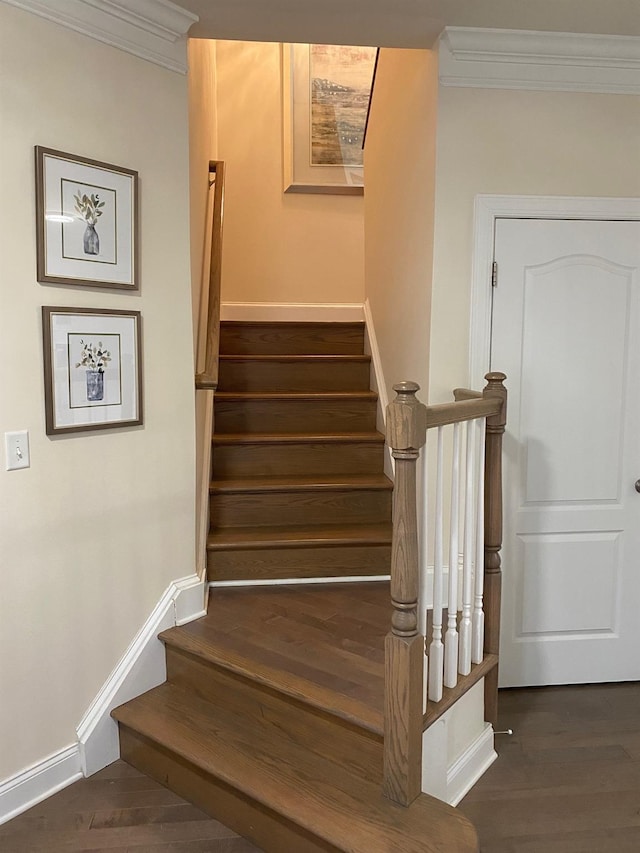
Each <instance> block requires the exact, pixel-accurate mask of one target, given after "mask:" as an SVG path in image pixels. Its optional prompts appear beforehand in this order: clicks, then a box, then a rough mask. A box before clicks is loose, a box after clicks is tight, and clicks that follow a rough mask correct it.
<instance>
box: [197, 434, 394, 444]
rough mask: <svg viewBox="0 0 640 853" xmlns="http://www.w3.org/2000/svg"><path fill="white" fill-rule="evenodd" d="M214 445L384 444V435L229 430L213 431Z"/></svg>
mask: <svg viewBox="0 0 640 853" xmlns="http://www.w3.org/2000/svg"><path fill="white" fill-rule="evenodd" d="M212 440H213V444H214V445H229V444H318V443H327V444H338V443H341V442H348V443H355V442H359V443H365V442H370V443H371V444H384V436H383V435H382V433H381V432H375V431H372V432H334V433H331V432H327V433H306V432H299V433H295V432H286V433H281V432H268V433H260V432H235V433H233V432H229V433H215V434H214V436H213V439H212Z"/></svg>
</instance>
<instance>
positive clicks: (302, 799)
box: [113, 684, 477, 853]
mask: <svg viewBox="0 0 640 853" xmlns="http://www.w3.org/2000/svg"><path fill="white" fill-rule="evenodd" d="M113 716H114V717H115V718H116V719H117V720H118V721H119V722H120V723H121V724H122V725H124V726H126V727H128V728H130V729H132V730H133V731H135V732H137V733H139V734H141V735H143V736H144V737H145V738H147V739H149V740H151V741H152V742H155V743H157V744H160V745H161V747H162V749H163V750H165V751H167V750H168V751H170V752H172V753H174V754H177V755H178V756H180V757H181V758H182V759H183V760H184V761H186V762H188V763H189V764H191V765H193V766H195V767H197V768H199V770H200V771H201V772H203V773H204V774H207V775H211V776H213V777H215V778H217V779H219V780H221V781H222V782H224V783H225V784H226V785H228V786H230V787H232V788H233V789H236V790H240V791H242V792H243V794H244V795H245V796H248V797H250V798H251V799H253V800H254V801H256V802H257V803H260V804H261V805H262V806H263V807H265V808H267V809H269V810H271V811H273V812H275V813H277V814H280V815H283V816H289V815H290V814H291V808H292V805H293V804H296V805H297V809H296V823H297V824H298V825H299V826H301V827H303V828H304V829H305V830H307V831H308V832H310V833H312V834H313V835H314V836H316V837H318V838H320V839H322V840H323V841H325V842H326V843H327V844H329V845H333V846H334V847H335V848H336V849H338V850H349V851H351V853H385V851H390V850H403V851H405V853H436V851H437V853H445V851H448V853H473V851H476V850H477V840H476V836H475V831H474V830H473V828H472V827H471V824H470V823H469V822H468V820H467V819H466V818H465V817H463V816H462V814H460V813H459V812H456V811H455V809H453V808H451V807H450V806H447V805H446V804H445V803H442V802H440V801H439V800H436V799H434V798H433V797H429V796H427V795H425V794H422V795H420V797H418V799H417V800H416V801H415V803H414V804H413V805H412V806H411V807H410V808H409V809H404V808H402V807H401V806H398V805H396V804H394V803H392V802H391V801H389V800H386V799H385V798H384V797H383V796H382V794H381V793H380V785H379V781H378V780H375V781H368V780H366V779H363V778H361V777H359V776H356V775H352V774H350V773H348V772H345V769H344V768H343V767H340V766H337V765H336V764H334V763H333V762H331V761H329V760H327V759H323V758H322V757H320V756H318V755H314V754H312V753H311V751H310V750H308V749H307V748H306V745H305V744H299V743H296V742H295V739H294V738H292V737H289V736H288V735H287V733H286V732H280V731H278V730H277V729H276V728H275V727H270V726H269V725H268V724H267V723H265V724H263V726H260V725H259V724H258V723H257V721H256V719H255V718H253V717H252V718H245V717H244V716H243V715H242V714H238V713H237V712H235V713H232V714H230V713H228V712H226V713H225V711H224V710H223V709H221V708H218V707H216V706H214V705H213V704H212V703H209V702H207V701H205V700H202V699H199V698H197V697H194V696H193V695H192V694H189V693H187V692H184V691H182V690H181V689H179V688H176V687H173V686H172V685H169V684H164V685H161V686H160V687H157V688H155V689H154V690H152V691H150V692H149V693H146V694H143V695H142V696H140V697H138V698H137V699H135V700H133V701H132V702H129V703H127V704H126V705H124V706H121V707H120V708H117V709H116V710H115V711H114V712H113Z"/></svg>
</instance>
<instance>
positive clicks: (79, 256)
mask: <svg viewBox="0 0 640 853" xmlns="http://www.w3.org/2000/svg"><path fill="white" fill-rule="evenodd" d="M137 198H138V173H137V172H134V171H132V170H131V169H125V168H123V167H120V166H112V165H110V164H109V163H102V162H100V161H98V160H89V159H87V158H83V157H76V156H75V155H74V154H65V153H64V152H62V151H54V150H53V149H50V148H42V147H40V146H36V219H37V249H38V252H37V261H38V265H37V266H38V281H39V282H41V283H43V284H78V285H92V286H95V287H117V288H128V289H130V290H137V289H138V274H137V268H138V264H137V256H138V245H137V243H138V228H137Z"/></svg>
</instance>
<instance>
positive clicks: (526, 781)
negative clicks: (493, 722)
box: [460, 683, 640, 853]
mask: <svg viewBox="0 0 640 853" xmlns="http://www.w3.org/2000/svg"><path fill="white" fill-rule="evenodd" d="M507 728H511V729H513V730H514V735H513V736H512V737H508V736H504V735H499V736H497V737H496V746H497V750H498V753H499V755H500V757H499V759H498V761H496V762H495V763H494V764H493V766H492V767H491V768H490V769H489V770H488V771H487V773H486V774H485V775H484V777H483V778H482V779H481V780H480V782H479V783H478V784H477V785H476V786H475V787H474V788H473V790H472V791H471V792H470V793H469V794H468V795H467V797H465V799H464V800H463V802H462V803H461V804H460V809H461V811H462V812H464V814H466V815H467V817H469V818H470V819H471V820H472V821H473V823H474V824H475V826H476V828H477V830H478V834H479V836H480V844H481V850H482V853H638V852H639V851H640V683H627V684H606V685H584V686H580V687H544V688H538V689H526V690H525V689H519V690H504V691H501V693H500V722H499V726H498V729H499V730H500V729H507Z"/></svg>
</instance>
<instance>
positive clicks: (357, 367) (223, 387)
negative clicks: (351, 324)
mask: <svg viewBox="0 0 640 853" xmlns="http://www.w3.org/2000/svg"><path fill="white" fill-rule="evenodd" d="M369 370H370V367H369V364H368V362H336V363H322V362H321V363H308V362H306V363H295V362H286V361H281V362H275V363H270V362H260V361H248V362H244V361H226V360H221V361H220V374H219V382H218V391H368V390H369Z"/></svg>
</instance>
